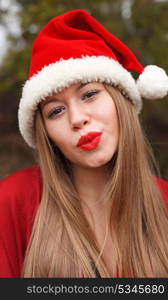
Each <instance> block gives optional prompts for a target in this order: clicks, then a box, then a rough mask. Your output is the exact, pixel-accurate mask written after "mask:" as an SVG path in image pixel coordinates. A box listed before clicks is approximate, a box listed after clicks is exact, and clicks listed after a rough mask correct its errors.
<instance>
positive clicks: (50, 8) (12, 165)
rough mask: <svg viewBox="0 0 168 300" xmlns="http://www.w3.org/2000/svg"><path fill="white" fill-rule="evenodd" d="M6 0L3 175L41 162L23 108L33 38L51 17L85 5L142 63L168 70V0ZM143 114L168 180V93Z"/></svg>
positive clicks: (0, 79)
mask: <svg viewBox="0 0 168 300" xmlns="http://www.w3.org/2000/svg"><path fill="white" fill-rule="evenodd" d="M1 1H2V0H1ZM1 1H0V26H1V27H2V26H5V27H6V30H7V32H8V36H7V38H8V51H7V53H6V55H5V56H3V60H2V62H1V65H0V134H1V143H0V178H3V177H5V176H7V175H9V174H10V173H12V172H14V171H15V170H17V169H21V168H24V167H27V166H30V165H33V164H35V163H36V158H35V154H34V151H33V150H32V149H31V148H29V147H28V146H27V145H26V143H25V142H24V141H23V139H22V137H21V135H20V133H19V130H18V121H17V110H18V105H19V99H20V96H21V88H22V86H23V84H24V82H25V80H26V79H27V74H28V69H29V62H30V55H31V47H32V43H33V41H34V39H35V37H36V35H37V33H38V32H39V30H40V29H41V28H42V27H43V26H44V25H45V24H46V23H47V22H48V21H49V20H50V19H51V18H53V17H55V16H57V15H59V14H62V13H64V12H66V11H68V10H73V9H77V8H82V9H85V10H86V11H88V12H89V13H90V14H92V15H93V16H94V17H95V18H97V19H98V20H99V21H100V22H101V23H102V24H103V25H104V26H105V27H106V28H107V29H108V30H109V31H110V32H111V33H113V34H114V35H116V36H117V37H119V38H120V39H121V40H122V41H123V42H124V43H126V44H127V45H128V47H129V48H131V49H132V50H133V52H134V53H135V54H136V56H137V57H138V59H139V60H140V61H141V63H142V65H144V66H145V65H148V64H156V65H158V66H160V67H162V68H164V69H165V70H166V71H167V73H168V59H167V49H168V1H166V0H90V1H89V0H87V1H84V0H80V1H79V0H69V1H68V0H36V1H35V0H10V1H9V0H8V1H7V0H6V4H7V2H8V3H9V5H8V6H7V5H6V7H4V5H1V4H3V3H2V2H1ZM4 1H5V0H4ZM12 7H13V8H15V17H16V19H17V22H18V24H19V30H18V34H17V35H16V34H13V33H12V30H8V26H9V14H10V12H11V9H12ZM16 8H17V9H16ZM13 26H14V24H13ZM1 50H2V45H1V46H0V51H1ZM140 119H141V123H142V126H143V129H144V132H145V134H146V136H147V137H148V139H149V141H150V143H151V145H152V147H153V150H154V154H155V157H156V161H157V162H158V164H159V166H160V169H161V175H162V178H163V179H166V180H168V138H167V137H168V133H167V131H168V98H165V99H162V100H157V101H147V100H146V101H144V106H143V111H142V112H141V114H140Z"/></svg>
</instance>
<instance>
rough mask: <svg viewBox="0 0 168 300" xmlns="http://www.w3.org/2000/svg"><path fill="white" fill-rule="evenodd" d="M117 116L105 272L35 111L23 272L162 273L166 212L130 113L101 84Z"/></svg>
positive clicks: (166, 269) (61, 160) (64, 168)
mask: <svg viewBox="0 0 168 300" xmlns="http://www.w3.org/2000/svg"><path fill="white" fill-rule="evenodd" d="M105 88H106V89H107V91H108V92H109V94H110V95H111V97H112V99H113V101H114V103H115V105H116V110H117V114H118V122H119V131H120V134H119V145H118V150H117V152H116V153H115V155H114V157H113V158H112V160H111V162H110V163H109V174H110V175H109V179H108V182H107V185H106V194H105V195H106V196H105V198H104V199H103V201H104V202H106V203H108V204H109V205H110V209H111V210H110V219H109V224H108V225H109V230H110V234H111V238H112V241H113V249H112V252H111V262H112V270H111V271H110V272H109V270H108V268H107V266H106V264H105V262H104V260H103V256H102V255H101V254H102V253H103V249H100V248H99V246H98V244H97V240H96V238H95V235H94V232H93V231H92V229H91V228H90V226H89V223H88V221H87V219H86V217H85V215H84V213H83V211H82V207H81V203H80V199H79V195H78V193H77V191H76V188H75V185H74V182H73V174H72V172H71V163H70V161H68V159H67V158H65V157H64V155H63V154H62V153H61V151H60V150H59V149H58V148H57V147H54V149H53V146H52V143H51V141H50V140H49V138H48V136H47V133H46V130H45V126H44V124H43V120H42V115H41V113H40V111H38V112H37V114H36V141H37V151H38V157H39V159H38V162H39V165H40V168H41V173H42V178H43V191H42V198H41V203H40V205H39V209H38V212H37V215H36V217H35V221H34V226H33V229H32V234H31V238H30V241H29V245H28V248H27V251H26V255H25V260H24V266H23V270H22V276H23V277H81V275H82V274H85V276H86V277H96V272H95V269H94V267H93V263H94V265H95V266H96V267H97V270H98V271H99V273H100V276H101V277H117V276H118V277H168V239H167V236H168V234H167V233H168V217H167V210H166V206H165V203H164V200H163V198H162V196H161V194H160V191H159V188H158V186H157V184H156V179H155V175H156V174H157V176H158V172H159V171H158V168H157V165H156V164H155V160H154V157H153V153H152V150H151V147H150V145H149V143H148V141H147V139H146V137H145V134H144V133H143V132H142V128H141V126H140V122H139V118H138V116H137V112H136V110H135V108H134V106H133V105H132V104H131V102H130V101H129V100H128V99H126V98H125V97H124V96H123V95H122V94H121V93H120V92H119V90H118V89H116V88H113V87H111V86H109V85H106V84H105Z"/></svg>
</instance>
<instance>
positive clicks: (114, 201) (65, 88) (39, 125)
mask: <svg viewBox="0 0 168 300" xmlns="http://www.w3.org/2000/svg"><path fill="white" fill-rule="evenodd" d="M129 70H133V71H137V72H138V73H140V74H141V75H140V76H139V79H138V81H137V82H135V80H134V79H133V77H132V75H131V74H130V72H129ZM155 82H157V85H156V84H155ZM167 93H168V79H167V75H166V74H165V72H164V71H163V70H162V69H160V68H158V67H156V66H148V67H146V68H145V69H143V67H142V66H141V65H140V63H139V62H138V60H137V59H136V57H135V56H134V54H133V53H132V52H131V51H130V50H129V49H128V48H127V47H126V46H125V45H124V44H123V43H122V42H121V41H119V40H118V39H117V38H116V37H115V36H113V35H112V34H110V33H109V32H107V31H106V30H105V29H104V27H102V25H101V24H99V23H98V22H97V21H96V20H95V19H94V18H93V17H91V16H90V15H89V14H88V13H86V12H85V11H83V10H75V11H71V12H67V13H65V14H63V15H61V16H58V17H56V18H54V19H53V20H51V21H50V22H49V23H48V24H47V25H46V26H45V27H44V29H43V30H42V31H41V32H40V33H39V35H38V37H37V39H36V40H35V43H34V46H33V51H32V59H31V65H30V73H29V79H28V80H27V82H26V83H25V86H24V88H23V94H22V98H21V102H20V107H19V127H20V131H21V133H22V135H23V137H24V139H25V141H26V142H27V143H28V144H29V145H30V146H31V147H34V148H36V151H37V155H38V166H33V167H30V168H28V169H24V170H20V171H17V172H15V173H14V174H12V175H10V176H9V177H7V178H5V179H4V180H2V181H1V183H0V205H1V210H0V228H1V230H0V276H1V277H97V276H100V277H168V239H167V233H168V216H167V208H168V183H167V182H165V181H163V180H162V179H160V178H159V177H158V176H160V175H159V171H158V170H157V167H156V166H155V161H154V157H153V154H152V150H151V149H150V145H149V144H148V141H147V140H146V137H145V135H144V134H143V132H142V129H141V126H140V122H139V118H138V113H139V112H140V109H141V106H142V97H143V98H149V99H154V98H155V97H156V98H159V97H160V98H161V97H164V96H165V95H166V94H167Z"/></svg>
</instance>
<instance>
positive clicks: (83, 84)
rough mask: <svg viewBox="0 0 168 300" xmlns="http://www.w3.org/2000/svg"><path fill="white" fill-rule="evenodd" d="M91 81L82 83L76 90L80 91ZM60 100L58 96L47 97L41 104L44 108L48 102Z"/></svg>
mask: <svg viewBox="0 0 168 300" xmlns="http://www.w3.org/2000/svg"><path fill="white" fill-rule="evenodd" d="M90 83H91V82H86V83H81V84H80V85H79V86H77V87H76V88H75V91H79V90H80V89H82V88H83V87H84V86H86V85H88V84H90ZM59 101H60V100H59V99H57V98H52V97H51V98H49V99H45V100H44V101H42V102H41V105H42V108H44V106H45V105H46V104H48V103H51V102H59Z"/></svg>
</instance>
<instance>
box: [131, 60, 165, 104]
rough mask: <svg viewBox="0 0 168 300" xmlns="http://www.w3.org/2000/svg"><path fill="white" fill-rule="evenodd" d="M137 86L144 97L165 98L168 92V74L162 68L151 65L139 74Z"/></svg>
mask: <svg viewBox="0 0 168 300" xmlns="http://www.w3.org/2000/svg"><path fill="white" fill-rule="evenodd" d="M137 88H138V90H139V93H140V95H141V96H142V97H143V98H146V99H151V100H152V99H158V98H163V97H165V96H166V95H167V94H168V76H167V74H166V72H165V71H164V70H163V69H162V68H159V67H157V66H154V65H149V66H147V67H145V68H144V71H143V73H142V74H141V75H140V76H139V78H138V80H137Z"/></svg>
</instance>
